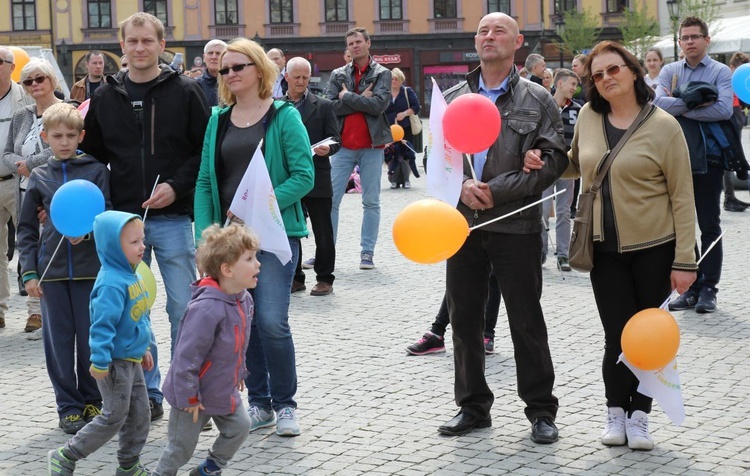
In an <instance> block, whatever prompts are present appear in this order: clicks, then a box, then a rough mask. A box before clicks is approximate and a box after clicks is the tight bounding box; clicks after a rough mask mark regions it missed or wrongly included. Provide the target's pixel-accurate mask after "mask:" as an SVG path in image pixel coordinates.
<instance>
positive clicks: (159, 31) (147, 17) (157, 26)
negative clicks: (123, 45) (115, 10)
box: [120, 12, 164, 41]
mask: <svg viewBox="0 0 750 476" xmlns="http://www.w3.org/2000/svg"><path fill="white" fill-rule="evenodd" d="M147 24H150V25H152V26H153V27H154V30H156V39H158V40H159V41H162V40H163V39H164V24H163V23H162V22H161V20H159V19H158V18H156V17H155V16H153V15H152V14H150V13H146V12H136V13H133V14H132V15H130V16H129V17H127V18H126V19H124V20H123V21H121V22H120V36H121V37H122V41H125V28H127V27H129V26H130V25H133V26H144V25H147Z"/></svg>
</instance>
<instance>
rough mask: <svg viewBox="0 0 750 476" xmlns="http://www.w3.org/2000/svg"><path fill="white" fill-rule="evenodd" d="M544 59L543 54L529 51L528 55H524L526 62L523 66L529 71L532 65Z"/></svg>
mask: <svg viewBox="0 0 750 476" xmlns="http://www.w3.org/2000/svg"><path fill="white" fill-rule="evenodd" d="M542 61H544V56H542V55H540V54H537V53H531V54H530V55H529V56H527V57H526V63H525V64H524V66H526V69H528V70H529V71H531V70H532V69H533V68H534V66H536V65H537V64H539V63H541V62H542Z"/></svg>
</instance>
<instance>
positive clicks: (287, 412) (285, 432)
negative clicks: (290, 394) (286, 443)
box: [276, 407, 299, 436]
mask: <svg viewBox="0 0 750 476" xmlns="http://www.w3.org/2000/svg"><path fill="white" fill-rule="evenodd" d="M276 434H277V435H279V436H297V435H299V424H298V423H297V414H296V413H294V408H292V407H284V408H282V409H281V411H279V419H278V421H277V422H276Z"/></svg>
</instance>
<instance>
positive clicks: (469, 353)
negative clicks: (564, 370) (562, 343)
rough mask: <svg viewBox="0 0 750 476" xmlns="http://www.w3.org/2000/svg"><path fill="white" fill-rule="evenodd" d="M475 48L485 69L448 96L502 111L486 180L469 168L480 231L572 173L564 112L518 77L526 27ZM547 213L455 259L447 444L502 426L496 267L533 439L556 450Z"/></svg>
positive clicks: (505, 19)
mask: <svg viewBox="0 0 750 476" xmlns="http://www.w3.org/2000/svg"><path fill="white" fill-rule="evenodd" d="M474 38H475V40H474V41H475V48H476V51H477V53H478V54H479V59H480V66H479V68H478V69H476V70H474V71H472V72H471V73H469V74H468V76H467V78H466V81H465V82H462V83H460V84H458V85H456V86H454V87H453V88H451V89H449V90H448V91H446V92H445V98H446V100H447V101H448V102H449V103H450V102H451V101H452V100H453V99H455V98H456V97H458V96H460V95H462V94H468V93H479V94H482V95H484V96H486V97H489V98H490V99H491V100H492V101H493V102H494V103H495V104H496V105H497V108H498V109H499V110H500V114H501V116H502V129H501V132H500V136H499V137H498V138H497V141H496V142H495V143H494V144H493V145H492V146H491V147H490V148H489V149H488V150H487V151H485V152H482V153H478V154H474V156H473V157H472V160H473V164H474V169H475V171H476V176H477V180H476V181H474V180H473V179H472V177H471V171H470V169H469V167H468V164H467V163H466V162H465V163H464V183H463V185H462V190H461V198H460V201H459V204H458V210H459V211H460V212H461V213H462V214H463V215H464V217H466V220H467V221H468V222H469V225H470V226H473V225H478V224H481V223H483V222H487V221H489V220H491V219H493V218H495V217H499V216H501V215H504V214H506V213H508V212H512V211H514V210H517V209H519V208H521V207H523V206H524V205H527V204H530V203H532V202H534V201H537V200H539V199H541V196H542V192H543V191H544V190H545V189H546V188H547V187H549V186H550V185H552V184H553V183H554V182H555V180H556V179H557V178H558V177H560V176H561V175H562V173H563V171H564V170H565V168H566V167H567V165H568V158H567V156H566V154H565V144H564V142H563V126H562V121H561V119H560V113H559V110H558V107H557V104H556V103H555V101H554V99H553V98H552V96H551V95H550V94H549V93H548V92H547V90H546V89H544V88H543V87H542V86H539V85H537V84H534V83H532V82H530V81H527V80H525V79H522V78H520V77H519V76H518V73H517V71H516V67H515V65H514V55H515V51H516V50H517V49H519V48H520V47H521V46H522V45H523V35H521V34H519V32H518V24H517V23H516V22H515V20H513V19H512V18H511V17H509V16H508V15H505V14H503V13H491V14H489V15H486V16H485V17H483V18H482V20H481V21H480V22H479V27H478V29H477V34H476V36H475V37H474ZM529 149H540V150H541V151H542V157H543V160H544V162H545V165H544V167H543V168H542V169H541V170H539V171H538V172H540V173H538V174H524V173H523V171H522V167H523V157H524V154H525V153H526V151H527V150H529ZM541 209H542V207H541V206H537V207H532V208H529V209H527V210H524V211H522V212H519V213H517V214H515V215H512V216H510V217H508V218H506V219H504V220H501V221H498V222H495V223H493V224H490V225H487V226H485V227H483V228H480V229H478V230H475V231H472V232H471V234H470V235H469V237H468V238H467V240H466V242H465V243H464V245H463V246H462V247H461V249H460V250H459V251H458V252H457V253H456V254H455V255H454V256H453V257H451V258H449V259H448V264H447V268H446V297H447V301H448V310H449V314H450V322H451V326H452V327H453V348H454V361H455V383H454V391H455V398H456V404H457V405H458V406H459V407H461V411H460V413H459V414H458V415H457V416H456V417H455V418H453V419H452V420H450V421H449V422H447V423H446V424H444V425H443V426H441V427H440V428H439V430H438V431H439V432H440V433H442V434H446V435H463V434H466V433H468V432H470V431H472V430H473V429H474V428H486V427H489V426H491V425H492V419H491V416H490V409H491V407H492V403H493V400H494V396H493V394H492V391H491V390H490V388H489V386H488V385H487V381H486V379H485V375H484V358H485V355H484V346H483V342H482V337H483V335H482V331H483V329H484V303H485V301H486V299H487V283H488V281H489V277H490V272H491V271H492V269H493V268H494V271H495V275H496V276H497V279H498V282H499V284H500V289H502V291H503V296H504V297H505V307H506V309H507V313H508V321H509V324H510V331H511V337H512V339H513V345H514V355H515V358H516V371H517V375H518V377H517V378H518V394H519V396H520V397H521V399H523V401H524V402H525V403H526V408H525V413H526V417H527V418H528V419H529V421H530V422H531V423H532V434H531V439H532V440H533V441H535V442H536V443H552V442H554V441H556V440H557V437H558V431H557V427H556V426H555V423H554V420H555V416H556V414H557V408H558V402H557V398H556V397H555V396H554V395H553V394H552V387H553V385H554V381H555V373H554V369H553V367H552V358H551V356H550V351H549V346H548V344H547V327H546V325H545V322H544V315H543V313H542V307H541V304H540V302H539V299H540V297H541V294H542V261H541V260H542V256H541V249H542V235H541V233H542V220H541Z"/></svg>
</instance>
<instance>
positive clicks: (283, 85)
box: [266, 48, 288, 98]
mask: <svg viewBox="0 0 750 476" xmlns="http://www.w3.org/2000/svg"><path fill="white" fill-rule="evenodd" d="M266 56H268V59H270V60H271V61H273V62H274V63H276V68H277V69H278V70H279V75H278V76H277V77H276V81H274V83H273V89H272V90H271V96H273V97H274V98H283V97H284V95H285V94H286V90H287V88H288V85H287V82H286V79H285V78H284V75H285V74H286V58H285V57H284V52H283V51H281V50H280V49H278V48H271V49H270V50H268V53H266Z"/></svg>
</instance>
